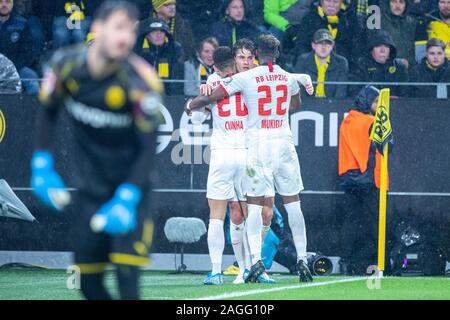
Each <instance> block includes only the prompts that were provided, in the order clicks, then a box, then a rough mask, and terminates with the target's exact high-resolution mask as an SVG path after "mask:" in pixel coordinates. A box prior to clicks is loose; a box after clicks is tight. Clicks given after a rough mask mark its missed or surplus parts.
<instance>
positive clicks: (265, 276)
mask: <svg viewBox="0 0 450 320" xmlns="http://www.w3.org/2000/svg"><path fill="white" fill-rule="evenodd" d="M257 282H258V283H265V284H274V283H276V281H275V280H273V279H272V278H271V277H269V275H268V274H267V273H266V272H264V273H263V274H262V275H260V276H259V277H258V281H257Z"/></svg>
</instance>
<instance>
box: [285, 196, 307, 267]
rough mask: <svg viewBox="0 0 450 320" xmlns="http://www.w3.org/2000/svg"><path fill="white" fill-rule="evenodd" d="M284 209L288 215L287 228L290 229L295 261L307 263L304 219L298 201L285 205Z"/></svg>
mask: <svg viewBox="0 0 450 320" xmlns="http://www.w3.org/2000/svg"><path fill="white" fill-rule="evenodd" d="M284 207H285V209H286V211H287V214H288V221H289V226H290V227H291V232H292V238H293V239H294V244H295V250H296V251H297V261H298V260H303V261H305V262H307V260H306V227H305V218H304V217H303V212H302V209H301V207H300V201H296V202H291V203H288V204H285V205H284Z"/></svg>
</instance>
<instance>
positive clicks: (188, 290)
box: [0, 269, 450, 300]
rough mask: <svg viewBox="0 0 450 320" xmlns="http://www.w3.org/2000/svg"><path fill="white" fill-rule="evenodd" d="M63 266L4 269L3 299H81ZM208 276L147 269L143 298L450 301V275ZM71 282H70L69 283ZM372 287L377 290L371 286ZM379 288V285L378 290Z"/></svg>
mask: <svg viewBox="0 0 450 320" xmlns="http://www.w3.org/2000/svg"><path fill="white" fill-rule="evenodd" d="M69 276H70V275H69V274H67V273H66V272H65V271H63V270H41V269H30V270H28V269H20V270H15V269H10V270H0V299H1V300H11V299H14V300H16V299H17V300H22V299H24V300H30V299H31V300H34V299H38V300H76V299H82V296H81V294H80V291H79V290H69V289H68V288H67V282H68V277H69ZM203 277H204V275H202V274H189V273H186V274H170V273H168V272H154V271H145V272H144V273H143V276H142V279H141V295H142V298H143V299H156V300H157V299H164V300H167V299H238V300H247V299H248V300H255V299H262V300H265V299H267V300H270V299H288V300H290V299H295V300H311V299H312V300H323V299H325V300H328V299H338V300H341V299H344V300H346V299H357V300H360V299H361V300H390V299H414V300H416V299H418V300H422V299H432V300H443V299H445V300H450V278H448V277H447V278H445V277H416V278H396V277H386V278H383V279H381V281H380V283H379V285H377V283H376V282H374V279H369V280H368V279H367V278H352V277H342V276H335V277H316V278H315V279H314V282H313V283H310V284H300V283H299V282H298V278H297V277H295V276H291V275H287V274H274V275H273V278H274V279H275V280H277V283H276V284H274V285H263V284H242V285H233V284H232V283H231V282H232V281H233V279H234V276H225V277H224V282H225V284H224V285H223V286H204V285H203V283H202V281H203ZM105 281H106V284H107V286H108V287H109V288H110V289H111V290H112V292H113V294H114V295H116V294H117V288H116V284H115V278H114V274H113V273H112V272H108V273H107V274H106V277H105ZM69 282H70V281H69ZM369 287H371V288H372V289H370V288H369ZM377 287H379V288H378V289H377Z"/></svg>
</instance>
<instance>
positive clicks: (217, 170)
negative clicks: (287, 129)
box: [204, 47, 248, 285]
mask: <svg viewBox="0 0 450 320" xmlns="http://www.w3.org/2000/svg"><path fill="white" fill-rule="evenodd" d="M214 70H215V73H214V74H212V75H211V76H209V78H208V80H207V84H208V85H209V86H210V87H211V88H215V87H218V86H219V85H220V83H221V81H222V79H223V78H227V77H229V76H231V75H232V74H234V73H235V72H236V67H235V63H234V59H233V54H232V51H231V49H230V48H228V47H219V48H217V49H216V50H215V52H214ZM210 109H211V114H212V118H213V133H212V135H211V146H210V148H211V159H210V164H209V173H208V182H207V187H206V189H207V192H206V197H207V198H208V204H209V208H210V220H209V227H208V240H207V241H208V249H209V255H210V258H211V264H212V270H211V272H209V273H208V275H207V276H206V278H205V280H204V284H206V285H217V284H222V283H223V280H222V255H223V250H224V247H225V235H224V230H223V223H224V219H225V213H226V209H227V203H228V200H230V199H233V198H234V197H236V198H237V200H238V201H245V197H244V192H243V190H242V179H243V177H244V175H245V165H246V152H247V151H246V147H245V129H246V122H247V114H248V111H247V107H246V106H245V104H244V102H243V100H242V97H241V94H240V93H236V95H232V96H229V97H226V98H224V99H222V100H219V101H217V103H214V104H212V105H211V106H210Z"/></svg>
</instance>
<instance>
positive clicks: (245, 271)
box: [242, 269, 250, 281]
mask: <svg viewBox="0 0 450 320" xmlns="http://www.w3.org/2000/svg"><path fill="white" fill-rule="evenodd" d="M249 273H250V270H248V269H245V270H244V275H243V276H242V278H244V281H245V279H247V277H248V274H249Z"/></svg>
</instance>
